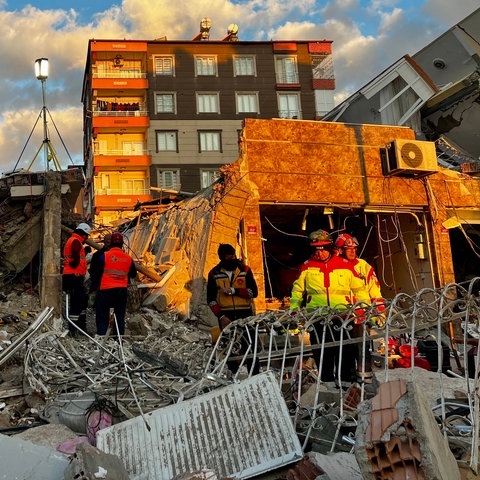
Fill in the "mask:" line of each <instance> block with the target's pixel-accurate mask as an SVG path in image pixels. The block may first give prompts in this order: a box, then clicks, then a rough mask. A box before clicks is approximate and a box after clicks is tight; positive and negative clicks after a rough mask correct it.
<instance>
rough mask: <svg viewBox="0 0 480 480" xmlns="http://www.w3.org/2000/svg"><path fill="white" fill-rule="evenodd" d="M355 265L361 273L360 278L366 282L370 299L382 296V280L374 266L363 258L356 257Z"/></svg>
mask: <svg viewBox="0 0 480 480" xmlns="http://www.w3.org/2000/svg"><path fill="white" fill-rule="evenodd" d="M352 263H353V267H354V268H355V270H356V272H357V273H358V274H359V275H360V278H361V279H362V280H363V282H364V283H365V285H366V287H367V290H368V294H369V295H370V300H372V302H373V301H374V300H376V299H377V298H382V292H381V291H380V282H379V281H378V278H377V275H376V273H375V270H374V269H373V267H372V266H371V265H370V264H369V263H368V262H366V261H365V260H363V258H356V259H355V260H354V261H353V262H352Z"/></svg>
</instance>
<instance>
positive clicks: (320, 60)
mask: <svg viewBox="0 0 480 480" xmlns="http://www.w3.org/2000/svg"><path fill="white" fill-rule="evenodd" d="M233 26H234V27H236V26H235V25H233ZM230 27H232V26H230ZM230 27H229V28H230ZM334 88H335V80H334V76H333V61H332V42H330V41H325V40H323V41H281V42H280V41H268V42H249V41H248V42H247V41H238V38H237V35H236V32H234V31H233V30H229V33H228V34H227V36H226V37H225V38H224V39H222V40H218V41H213V40H210V39H209V36H208V35H205V34H202V35H197V36H196V37H195V38H194V39H193V40H190V41H167V40H163V39H162V40H148V41H135V40H95V39H92V40H90V41H89V45H88V54H87V62H86V69H85V76H84V85H83V93H82V102H83V108H84V112H83V113H84V145H83V147H84V154H85V155H84V159H85V165H86V173H87V178H88V179H89V180H88V184H87V188H86V198H85V201H84V204H86V205H87V210H88V212H89V213H90V215H91V217H92V219H93V220H94V221H95V223H97V224H105V225H108V224H112V222H113V224H114V225H115V223H116V222H117V221H118V220H120V219H123V218H129V216H130V215H131V212H132V210H133V208H134V207H135V205H137V204H138V203H143V202H147V201H151V200H155V199H158V198H159V197H160V195H162V189H164V190H170V191H171V190H175V191H180V190H182V191H186V192H191V193H195V192H198V191H200V190H201V189H203V188H205V187H207V186H208V185H210V184H211V183H212V181H213V180H214V179H215V178H216V176H217V174H218V171H219V168H220V167H221V166H222V165H224V164H228V163H232V162H234V161H236V160H237V158H238V155H239V145H238V139H239V132H240V130H241V127H242V122H243V120H244V119H245V118H256V119H270V118H279V117H280V118H292V119H304V120H318V119H320V118H322V116H323V115H324V114H325V113H326V112H328V111H329V110H330V109H331V108H332V107H333V93H334Z"/></svg>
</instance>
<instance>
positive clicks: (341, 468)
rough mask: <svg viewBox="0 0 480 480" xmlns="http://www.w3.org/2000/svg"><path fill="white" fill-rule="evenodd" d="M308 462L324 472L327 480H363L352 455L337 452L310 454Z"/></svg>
mask: <svg viewBox="0 0 480 480" xmlns="http://www.w3.org/2000/svg"><path fill="white" fill-rule="evenodd" d="M307 456H308V458H309V459H310V462H311V463H312V464H313V465H316V466H317V467H318V468H319V469H320V470H321V471H323V472H325V474H326V475H327V478H328V479H329V480H346V479H349V480H364V477H363V475H362V472H361V471H360V467H359V466H358V463H357V460H356V458H355V456H354V455H352V454H350V453H345V452H337V453H333V454H330V455H323V454H321V453H316V452H310V453H308V454H307Z"/></svg>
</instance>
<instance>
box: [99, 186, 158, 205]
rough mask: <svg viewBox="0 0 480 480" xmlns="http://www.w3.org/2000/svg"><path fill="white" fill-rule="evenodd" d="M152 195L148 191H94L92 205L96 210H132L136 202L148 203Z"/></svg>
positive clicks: (108, 189)
mask: <svg viewBox="0 0 480 480" xmlns="http://www.w3.org/2000/svg"><path fill="white" fill-rule="evenodd" d="M151 200H152V195H151V193H150V190H149V189H128V188H124V189H113V188H104V189H99V190H95V198H94V203H95V207H96V208H99V207H100V208H109V209H117V210H126V209H130V208H133V207H134V206H135V205H136V204H137V203H138V202H141V203H143V202H149V201H151Z"/></svg>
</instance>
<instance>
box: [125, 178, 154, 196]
mask: <svg viewBox="0 0 480 480" xmlns="http://www.w3.org/2000/svg"><path fill="white" fill-rule="evenodd" d="M146 193H148V192H146V191H145V180H144V179H143V178H124V179H122V191H121V195H145V194H146Z"/></svg>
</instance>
